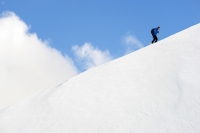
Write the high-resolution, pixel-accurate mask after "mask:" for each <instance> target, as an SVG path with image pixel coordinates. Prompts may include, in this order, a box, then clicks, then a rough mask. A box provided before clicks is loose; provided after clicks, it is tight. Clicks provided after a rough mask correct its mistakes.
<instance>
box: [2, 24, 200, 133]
mask: <svg viewBox="0 0 200 133" xmlns="http://www.w3.org/2000/svg"><path fill="white" fill-rule="evenodd" d="M199 51H200V24H198V25H195V26H193V27H190V28H188V29H186V30H184V31H181V32H179V33H177V34H175V35H172V36H170V37H168V38H166V39H164V40H161V41H159V42H158V43H156V44H153V45H150V46H147V47H145V48H143V49H140V50H138V51H136V52H133V53H131V54H129V55H126V56H124V57H121V58H119V59H116V60H114V61H111V62H109V63H106V64H104V65H101V66H99V67H96V68H93V69H90V70H88V71H86V72H84V73H82V74H80V75H78V76H76V77H73V78H71V79H70V80H68V81H66V82H64V83H61V84H59V85H57V86H55V87H52V88H48V89H44V90H42V91H40V92H37V93H36V94H34V95H32V96H31V97H28V98H27V99H24V100H23V101H21V102H19V103H17V104H15V105H13V106H11V107H9V108H7V109H5V110H3V111H2V112H1V113H0V133H198V132H200V82H199V81H200V54H199Z"/></svg>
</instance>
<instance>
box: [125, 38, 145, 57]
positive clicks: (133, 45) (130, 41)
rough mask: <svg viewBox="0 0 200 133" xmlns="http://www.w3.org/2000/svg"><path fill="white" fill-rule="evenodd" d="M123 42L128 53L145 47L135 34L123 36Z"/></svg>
mask: <svg viewBox="0 0 200 133" xmlns="http://www.w3.org/2000/svg"><path fill="white" fill-rule="evenodd" d="M123 42H124V44H125V46H126V52H125V53H126V54H128V53H131V52H133V51H136V50H138V49H141V48H142V47H144V46H143V44H142V43H141V42H140V41H139V40H138V39H137V38H136V37H135V36H133V35H127V36H125V37H123Z"/></svg>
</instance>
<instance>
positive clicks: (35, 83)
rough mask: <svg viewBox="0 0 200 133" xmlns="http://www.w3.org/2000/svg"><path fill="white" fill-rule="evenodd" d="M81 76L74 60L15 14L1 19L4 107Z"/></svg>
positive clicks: (0, 79) (0, 70) (0, 94)
mask: <svg viewBox="0 0 200 133" xmlns="http://www.w3.org/2000/svg"><path fill="white" fill-rule="evenodd" d="M77 74H78V71H77V69H76V67H75V66H74V64H73V61H72V59H71V58H69V57H68V56H67V55H66V56H63V55H62V54H61V53H60V52H59V51H57V50H56V49H54V48H51V47H50V46H49V45H48V42H47V41H42V40H41V39H39V38H38V37H37V35H36V34H35V33H29V27H28V26H27V25H26V24H25V23H24V22H23V21H22V20H20V18H19V17H18V16H16V15H15V14H14V13H13V12H4V13H3V14H1V17H0V108H3V107H6V106H8V105H10V104H12V103H14V102H15V101H18V100H20V99H22V98H24V97H26V96H28V95H30V94H32V93H33V92H36V91H38V90H40V89H44V88H46V87H49V86H53V85H56V84H57V83H59V82H62V81H64V80H67V79H69V78H71V77H73V76H75V75H77Z"/></svg>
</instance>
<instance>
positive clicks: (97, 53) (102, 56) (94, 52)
mask: <svg viewBox="0 0 200 133" xmlns="http://www.w3.org/2000/svg"><path fill="white" fill-rule="evenodd" d="M72 50H73V52H74V54H75V57H76V58H77V60H78V61H79V63H80V64H82V65H83V67H84V69H89V68H92V67H95V66H98V65H101V64H103V63H106V62H108V61H110V60H112V57H111V55H110V53H109V51H108V50H106V51H101V50H99V49H98V48H94V47H93V46H92V44H91V43H85V44H84V45H83V46H82V47H79V46H78V45H75V46H73V47H72Z"/></svg>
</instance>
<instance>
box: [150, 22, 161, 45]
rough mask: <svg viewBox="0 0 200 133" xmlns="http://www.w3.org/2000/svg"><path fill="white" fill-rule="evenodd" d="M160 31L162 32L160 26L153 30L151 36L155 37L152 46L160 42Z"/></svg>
mask: <svg viewBox="0 0 200 133" xmlns="http://www.w3.org/2000/svg"><path fill="white" fill-rule="evenodd" d="M159 30H160V26H158V27H157V28H153V29H152V30H151V34H152V36H153V40H152V42H151V44H153V43H156V42H157V41H158V34H159Z"/></svg>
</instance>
